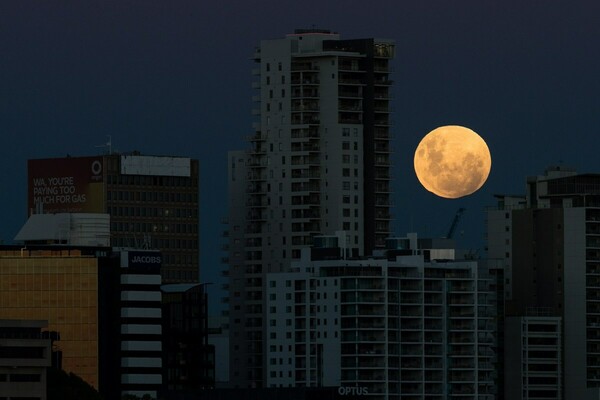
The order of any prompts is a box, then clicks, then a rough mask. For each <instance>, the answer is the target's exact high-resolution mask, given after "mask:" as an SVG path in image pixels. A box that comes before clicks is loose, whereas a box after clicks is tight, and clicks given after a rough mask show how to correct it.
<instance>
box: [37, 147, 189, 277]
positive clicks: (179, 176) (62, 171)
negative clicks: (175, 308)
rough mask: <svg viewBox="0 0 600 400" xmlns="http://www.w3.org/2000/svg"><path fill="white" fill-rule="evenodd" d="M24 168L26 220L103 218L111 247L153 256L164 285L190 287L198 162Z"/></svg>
mask: <svg viewBox="0 0 600 400" xmlns="http://www.w3.org/2000/svg"><path fill="white" fill-rule="evenodd" d="M27 167H28V190H29V195H28V209H29V215H31V214H32V213H107V214H110V219H111V222H110V224H111V225H110V245H111V246H114V247H129V248H146V249H148V248H153V249H160V250H161V251H162V254H163V266H162V271H161V273H162V276H163V281H164V282H166V283H176V282H198V280H199V271H198V260H199V247H198V245H199V243H198V160H193V159H190V158H186V157H168V156H143V155H140V154H139V153H132V154H109V155H104V156H97V157H66V158H54V159H41V160H29V161H28V163H27Z"/></svg>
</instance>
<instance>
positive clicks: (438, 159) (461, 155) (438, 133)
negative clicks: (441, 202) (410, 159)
mask: <svg viewBox="0 0 600 400" xmlns="http://www.w3.org/2000/svg"><path fill="white" fill-rule="evenodd" d="M414 163H415V172H416V174H417V178H418V179H419V182H421V185H423V187H424V188H425V189H427V190H428V191H430V192H432V193H434V194H436V195H438V196H440V197H444V198H447V199H457V198H459V197H463V196H468V195H470V194H472V193H474V192H476V191H477V190H478V189H479V188H480V187H482V186H483V184H484V183H485V181H486V179H487V178H488V175H489V174H490V169H491V167H492V158H491V156H490V150H489V149H488V146H487V144H486V143H485V141H484V140H483V139H482V138H481V136H479V135H478V134H476V133H475V132H473V131H472V130H470V129H469V128H465V127H463V126H456V125H449V126H441V127H439V128H436V129H434V130H432V131H431V132H429V133H428V134H427V135H426V136H425V137H424V138H423V139H422V140H421V143H419V146H418V147H417V150H416V151H415V161H414Z"/></svg>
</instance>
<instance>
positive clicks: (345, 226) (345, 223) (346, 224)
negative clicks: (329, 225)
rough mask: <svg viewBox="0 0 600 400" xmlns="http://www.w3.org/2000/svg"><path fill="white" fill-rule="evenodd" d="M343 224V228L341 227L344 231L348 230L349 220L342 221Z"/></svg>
mask: <svg viewBox="0 0 600 400" xmlns="http://www.w3.org/2000/svg"><path fill="white" fill-rule="evenodd" d="M343 226H344V228H343V229H344V230H345V231H349V230H350V222H344V224H343Z"/></svg>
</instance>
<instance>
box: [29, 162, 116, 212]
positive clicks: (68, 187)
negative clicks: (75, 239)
mask: <svg viewBox="0 0 600 400" xmlns="http://www.w3.org/2000/svg"><path fill="white" fill-rule="evenodd" d="M103 170H104V165H103V161H102V157H74V158H57V159H45V160H29V161H28V162H27V171H28V178H27V188H28V205H29V213H30V214H31V213H32V212H35V210H38V212H39V211H41V212H43V213H102V212H105V210H104V183H103V178H102V174H103Z"/></svg>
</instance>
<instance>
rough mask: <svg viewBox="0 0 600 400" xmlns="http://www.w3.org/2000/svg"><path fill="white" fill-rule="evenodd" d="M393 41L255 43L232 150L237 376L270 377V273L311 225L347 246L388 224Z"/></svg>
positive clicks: (314, 33)
mask: <svg viewBox="0 0 600 400" xmlns="http://www.w3.org/2000/svg"><path fill="white" fill-rule="evenodd" d="M393 55H394V44H393V42H392V41H390V40H380V39H356V40H341V39H340V36H339V35H338V34H336V33H332V32H330V31H325V30H314V29H312V30H297V31H296V32H295V33H294V34H290V35H287V36H286V37H285V38H283V39H275V40H264V41H261V43H260V46H259V47H258V48H257V49H256V51H255V53H254V60H255V62H256V68H255V69H254V70H253V74H254V76H255V78H256V80H255V81H254V83H253V87H254V88H255V89H257V93H256V95H255V96H254V101H255V103H256V108H255V110H253V114H254V115H255V116H256V121H255V122H254V126H253V128H254V132H253V133H252V134H251V135H250V137H249V138H248V140H249V142H250V149H249V150H247V151H238V152H232V153H230V154H229V162H228V164H229V184H230V204H229V206H230V215H229V219H228V221H229V232H228V233H229V270H228V271H227V274H228V275H229V297H228V301H229V313H230V332H231V334H232V336H231V341H230V345H231V351H230V355H231V357H235V358H236V359H238V360H237V361H235V362H234V361H233V359H232V360H231V363H230V365H231V366H232V371H231V374H230V379H231V381H232V383H233V384H234V386H238V387H260V386H263V385H264V384H265V383H266V381H267V377H266V376H265V375H264V374H263V371H265V370H266V368H265V365H266V364H265V363H266V361H267V360H266V359H265V358H264V357H263V354H264V352H265V341H264V339H265V338H264V336H263V334H264V332H265V328H266V325H265V323H266V320H265V319H264V318H263V316H264V313H265V312H266V310H265V309H264V300H265V299H264V298H263V285H264V278H265V274H267V273H271V272H285V271H288V269H289V265H290V262H291V261H293V260H298V259H299V258H300V254H301V249H302V248H304V247H306V246H310V245H311V244H312V241H313V238H314V237H315V236H316V235H323V234H326V235H333V234H336V232H338V234H339V235H340V237H341V238H342V241H343V247H344V248H345V251H346V253H347V255H349V256H352V257H358V256H364V255H369V254H372V252H373V251H374V250H375V249H378V248H383V247H384V246H385V238H386V237H388V236H389V232H390V219H391V216H390V206H391V204H390V191H391V190H390V97H391V95H390V86H391V84H392V81H391V80H390V79H389V74H390V68H389V62H390V60H391V59H392V58H393Z"/></svg>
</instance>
